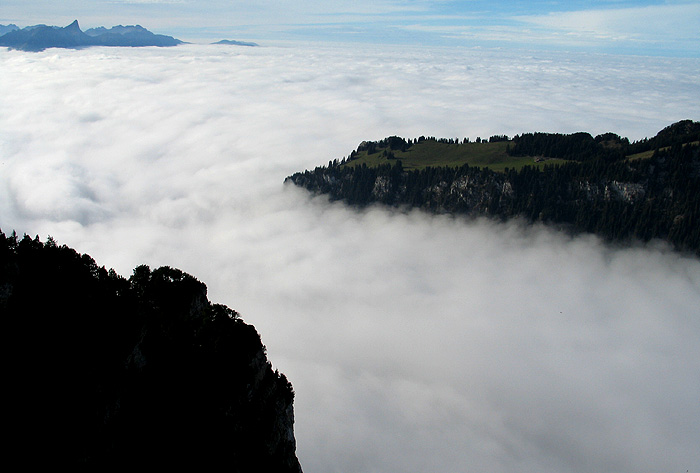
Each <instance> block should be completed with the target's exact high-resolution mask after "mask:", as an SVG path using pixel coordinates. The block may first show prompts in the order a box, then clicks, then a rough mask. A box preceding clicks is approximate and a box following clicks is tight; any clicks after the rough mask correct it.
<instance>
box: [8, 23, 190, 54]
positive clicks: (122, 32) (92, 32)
mask: <svg viewBox="0 0 700 473" xmlns="http://www.w3.org/2000/svg"><path fill="white" fill-rule="evenodd" d="M5 29H6V30H7V29H10V28H9V27H7V28H5ZM178 44H182V41H180V40H179V39H175V38H173V37H172V36H166V35H162V34H154V33H151V32H150V31H148V30H147V29H146V28H144V27H142V26H141V25H135V26H121V25H119V26H114V27H112V28H110V29H107V28H105V27H104V26H100V27H99V28H91V29H89V30H87V31H86V32H83V31H81V29H80V25H79V24H78V20H74V21H73V23H71V24H70V25H68V26H66V27H63V28H60V27H56V26H46V25H35V26H28V27H26V28H23V29H21V30H19V29H15V30H11V31H9V32H6V34H2V35H1V36H0V46H7V47H10V48H12V49H19V50H22V51H43V50H44V49H47V48H82V47H88V46H122V47H123V46H129V47H140V46H177V45H178Z"/></svg>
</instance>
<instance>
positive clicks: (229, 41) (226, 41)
mask: <svg viewBox="0 0 700 473" xmlns="http://www.w3.org/2000/svg"><path fill="white" fill-rule="evenodd" d="M211 44H228V45H231V46H260V45H259V44H258V43H252V42H249V41H237V40H235V39H222V40H221V41H217V42H216V43H211Z"/></svg>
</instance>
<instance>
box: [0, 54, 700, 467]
mask: <svg viewBox="0 0 700 473" xmlns="http://www.w3.org/2000/svg"><path fill="white" fill-rule="evenodd" d="M0 69H1V70H2V71H3V74H1V75H0V89H2V90H3V95H2V98H1V99H0V101H1V102H0V103H1V105H2V110H3V113H2V114H0V169H1V170H2V171H1V172H0V228H2V230H3V231H5V232H9V231H11V230H12V229H16V230H17V231H18V232H20V233H22V232H27V233H30V234H31V235H34V234H39V235H41V236H42V238H46V236H47V235H52V236H54V237H55V238H56V239H57V241H58V242H59V243H62V244H63V243H65V244H68V245H70V246H72V247H75V248H76V249H78V250H79V251H81V252H87V253H89V254H90V255H92V256H93V257H94V258H95V259H96V260H97V262H98V263H99V264H104V265H106V266H107V267H114V268H115V269H117V271H119V272H120V273H122V274H124V275H129V274H130V272H131V270H132V269H133V268H134V267H135V266H136V265H138V264H141V263H146V264H149V265H151V266H152V267H156V266H159V265H170V266H174V267H178V268H181V269H183V270H185V271H187V272H190V273H191V274H193V275H195V276H196V277H198V278H199V279H201V280H202V281H204V282H205V283H206V284H207V285H208V287H209V296H210V299H211V300H213V301H215V302H219V303H224V304H226V305H228V306H230V307H231V308H234V309H236V310H238V311H240V312H241V313H242V315H243V317H244V318H245V319H246V320H247V321H248V322H251V323H253V324H254V325H255V326H256V328H257V329H258V330H259V331H260V332H261V335H262V338H263V341H264V343H265V344H266V345H267V347H268V353H269V355H270V357H271V359H272V361H273V363H274V364H275V366H276V367H277V368H279V369H280V370H281V371H283V372H284V373H286V374H287V375H288V376H289V378H290V380H291V381H292V383H293V384H294V387H295V390H296V393H297V397H296V421H297V423H296V435H297V443H298V454H299V457H300V460H301V462H302V465H303V467H304V470H305V471H306V472H307V473H314V472H334V471H337V472H392V473H393V472H413V471H415V472H424V471H432V472H436V473H440V472H453V471H519V472H558V473H561V472H576V473H581V472H599V471H617V472H634V473H638V472H658V471H685V470H691V471H692V469H693V468H697V465H699V464H700V454H699V453H698V451H697V445H698V444H700V428H699V427H698V425H700V405H699V404H698V402H697V400H698V398H699V397H700V378H699V377H698V373H700V361H699V360H700V346H699V345H698V343H697V340H698V338H699V337H700V317H699V315H700V314H699V313H698V307H700V262H698V261H697V260H695V259H689V258H684V257H682V256H679V255H677V254H673V253H671V252H669V251H668V249H666V248H663V247H650V248H631V249H611V248H606V247H604V245H602V244H601V243H600V242H599V241H598V240H597V239H595V238H592V237H579V238H574V239H570V238H567V237H564V236H561V235H559V234H556V233H554V232H552V231H550V230H548V229H544V228H539V227H533V228H525V227H522V226H520V225H518V224H515V223H514V224H508V225H501V224H494V223H490V222H486V221H476V222H466V221H462V220H460V219H451V218H447V217H436V216H428V215H424V214H421V213H419V212H412V213H408V214H399V213H394V212H390V211H386V210H382V209H370V210H367V211H364V212H356V211H354V210H352V209H348V208H346V207H345V206H343V205H342V204H332V205H331V204H329V203H328V202H327V201H326V200H325V199H324V198H322V197H320V198H311V197H310V196H308V195H307V194H306V193H305V192H304V191H302V190H299V189H296V188H290V187H284V186H283V185H282V181H283V180H284V177H285V176H287V175H289V174H291V173H293V172H294V171H297V170H303V169H307V168H311V167H314V166H316V165H318V164H323V163H326V162H328V160H329V159H333V158H340V157H342V156H344V155H347V154H348V153H349V152H350V151H351V150H352V149H353V148H354V147H356V146H357V144H358V143H359V142H360V141H362V140H366V139H380V138H383V137H385V136H388V135H392V134H397V135H401V136H405V137H417V136H420V135H433V136H438V137H455V138H457V137H459V138H461V137H464V136H469V137H471V138H475V137H477V136H481V137H488V136H490V135H492V134H501V133H506V134H509V135H513V134H515V133H521V132H527V131H558V132H574V131H582V130H583V131H589V132H591V133H593V134H597V133H603V132H606V131H613V132H617V133H620V134H621V135H623V136H628V137H630V138H631V139H633V140H634V139H640V138H643V137H645V136H652V135H653V134H655V133H656V132H657V131H658V130H660V129H661V128H663V127H664V126H666V125H668V124H670V123H672V122H674V121H677V120H680V119H685V118H691V119H696V120H697V119H698V118H699V117H700V105H699V102H698V100H697V98H698V97H700V85H699V84H700V73H699V72H698V71H700V67H698V61H697V60H675V59H649V58H631V57H627V58H622V57H615V56H596V55H580V56H576V57H574V56H566V55H559V54H554V53H533V54H532V55H522V54H518V55H516V54H514V53H508V52H504V51H500V52H493V51H479V50H472V51H469V50H453V49H392V48H389V47H376V48H371V47H366V48H363V49H358V48H356V47H355V48H316V49H306V48H301V47H298V48H297V47H287V48H272V47H271V48H247V49H237V48H230V47H215V46H210V47H204V46H194V45H193V46H183V47H178V48H171V49H157V48H145V49H118V48H113V49H110V48H93V49H89V50H83V51H64V50H47V51H45V52H42V53H37V54H27V53H21V52H16V51H0Z"/></svg>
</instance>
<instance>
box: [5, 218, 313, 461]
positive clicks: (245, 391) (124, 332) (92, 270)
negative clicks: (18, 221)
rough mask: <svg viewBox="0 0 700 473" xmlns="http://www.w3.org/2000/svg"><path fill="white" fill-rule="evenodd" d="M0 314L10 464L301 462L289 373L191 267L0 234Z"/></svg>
mask: <svg viewBox="0 0 700 473" xmlns="http://www.w3.org/2000/svg"><path fill="white" fill-rule="evenodd" d="M0 313H1V314H2V322H3V325H4V328H3V331H2V333H3V338H4V343H3V345H4V347H5V351H6V357H5V368H6V376H5V377H4V383H3V386H4V393H5V401H4V402H5V407H6V417H5V422H4V427H5V432H6V433H7V434H9V435H8V436H9V438H10V440H9V441H8V440H6V441H5V452H6V456H5V458H6V459H8V458H9V459H13V460H15V462H13V463H14V464H15V465H19V466H21V467H22V468H27V469H32V467H42V466H51V467H53V468H55V467H58V466H72V467H76V466H78V467H80V466H86V467H90V468H91V469H93V468H94V469H99V470H102V471H104V470H105V469H108V470H111V469H120V470H126V469H140V468H159V469H160V468H171V467H174V466H178V467H180V468H192V469H196V471H202V470H204V471H209V470H213V469H216V470H221V471H232V472H260V471H271V472H301V467H300V465H299V462H298V461H297V458H296V453H295V439H294V431H293V423H294V417H293V398H294V392H293V390H292V386H291V384H290V383H289V382H288V381H287V379H286V378H285V376H284V375H283V374H280V373H279V372H277V371H274V370H273V369H272V368H271V365H270V363H269V362H268V361H267V357H266V354H265V347H264V346H263V344H262V343H261V340H260V336H259V335H258V333H257V332H256V330H255V328H254V327H252V326H251V325H247V324H246V323H244V322H243V321H242V320H241V319H240V318H239V316H238V314H237V313H236V312H234V311H233V310H231V309H229V308H227V307H225V306H222V305H216V304H212V303H210V302H209V301H208V299H207V296H206V286H205V285H204V284H203V283H201V282H200V281H198V280H196V279H195V278H194V277H192V276H190V275H188V274H185V273H183V272H182V271H179V270H177V269H173V268H169V267H161V268H158V269H155V270H151V269H150V268H148V267H147V266H139V267H137V268H136V269H135V270H134V272H133V275H132V276H131V277H130V278H129V279H125V278H122V277H120V276H119V275H117V274H116V273H115V272H114V271H107V270H105V268H104V267H99V266H97V264H96V263H95V261H94V260H93V259H92V258H90V257H89V256H87V255H81V254H78V253H77V252H75V251H74V250H72V249H70V248H68V247H66V246H58V245H57V244H56V243H55V242H54V241H53V240H52V239H49V240H48V241H47V242H46V243H42V242H41V241H39V239H38V237H37V238H35V239H32V238H29V237H28V236H25V237H24V238H21V239H20V238H17V237H16V236H15V235H14V233H13V234H12V235H11V236H6V235H5V234H3V233H2V232H0Z"/></svg>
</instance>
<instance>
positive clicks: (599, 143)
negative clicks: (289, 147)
mask: <svg viewBox="0 0 700 473" xmlns="http://www.w3.org/2000/svg"><path fill="white" fill-rule="evenodd" d="M392 138H393V139H386V140H382V141H380V142H374V143H372V142H370V143H367V142H363V143H362V144H361V146H360V148H358V151H354V152H353V153H352V154H351V155H350V158H349V159H348V160H347V161H346V160H343V161H340V162H339V161H337V160H336V161H333V162H331V163H329V165H328V166H327V167H318V168H316V169H315V170H313V171H305V172H300V173H296V174H294V175H292V176H290V177H288V178H287V180H286V182H292V183H294V184H296V185H298V186H301V187H304V188H306V189H308V190H310V191H312V192H316V193H322V194H328V195H329V196H330V198H331V199H332V200H344V201H346V202H347V203H349V204H351V205H354V206H360V207H362V206H366V205H369V204H373V203H380V204H384V205H389V206H395V207H402V208H421V209H424V210H428V211H431V212H440V213H452V214H465V215H471V216H479V215H484V216H490V217H494V218H499V219H507V218H512V217H520V218H523V219H525V220H526V221H528V222H537V221H541V222H545V223H550V224H555V225H556V226H558V227H560V228H565V229H567V230H569V231H572V232H590V233H595V234H598V235H600V236H602V237H604V238H605V239H607V240H610V241H630V240H634V239H636V240H640V241H645V242H646V241H649V240H651V239H661V240H665V241H667V242H669V243H671V244H672V245H673V246H674V247H675V248H676V249H678V250H682V251H692V252H696V253H697V254H700V146H699V145H698V140H700V123H698V122H692V121H689V120H685V121H682V122H678V123H676V124H674V125H671V126H669V127H667V128H665V129H664V130H662V131H661V132H659V133H658V134H657V135H656V136H655V137H654V138H652V139H645V140H642V141H640V142H635V143H630V142H629V140H627V139H623V138H620V137H619V136H617V135H615V134H613V133H608V134H605V135H600V136H598V137H595V138H594V137H592V136H591V135H589V134H587V133H576V134H574V135H559V134H546V133H535V134H526V135H522V136H516V137H514V138H513V139H512V140H508V139H507V138H505V140H508V145H507V148H505V147H504V148H503V149H507V153H508V155H509V156H512V157H516V156H531V157H533V159H532V160H531V162H533V163H534V162H535V161H537V162H538V164H537V165H534V164H532V165H524V166H519V167H513V168H508V167H505V169H504V170H503V171H501V172H496V171H492V170H490V169H489V168H488V167H482V166H480V167H477V166H470V165H469V164H463V165H461V166H454V165H449V166H448V165H445V166H435V165H431V166H427V167H424V168H421V169H417V168H415V169H406V168H405V167H404V166H403V163H402V160H401V159H398V158H399V157H400V156H408V154H406V150H407V149H408V148H410V147H411V146H414V147H418V146H419V145H421V143H423V142H422V141H420V140H417V141H414V142H411V141H410V140H409V141H408V142H406V141H405V140H403V139H399V138H396V137H392ZM422 139H423V138H421V140H422ZM492 141H502V140H492ZM395 142H396V143H399V145H394V144H395ZM484 143H486V142H484ZM472 145H473V144H472ZM444 146H445V147H444V149H445V151H446V152H450V153H452V155H454V154H455V149H456V147H458V146H460V145H459V144H458V143H454V142H452V141H449V142H447V141H445V145H444ZM463 146H466V144H465V145H463ZM484 146H486V145H484ZM436 149H439V148H436V147H435V146H433V148H431V150H432V151H431V152H432V153H433V155H432V156H430V157H429V158H430V160H431V162H436V161H437V162H439V156H435V155H436V154H439V151H437V152H436V151H435V150H436ZM374 153H376V155H375V156H376V158H374V161H373V162H375V163H378V164H376V165H367V164H365V163H362V164H361V165H358V164H357V163H356V162H354V160H356V159H357V156H359V155H360V154H361V155H362V156H363V157H367V156H370V155H372V154H374ZM400 153H403V154H400ZM416 154H418V153H416ZM549 158H558V159H557V161H556V162H557V163H558V164H547V160H548V159H549Z"/></svg>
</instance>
